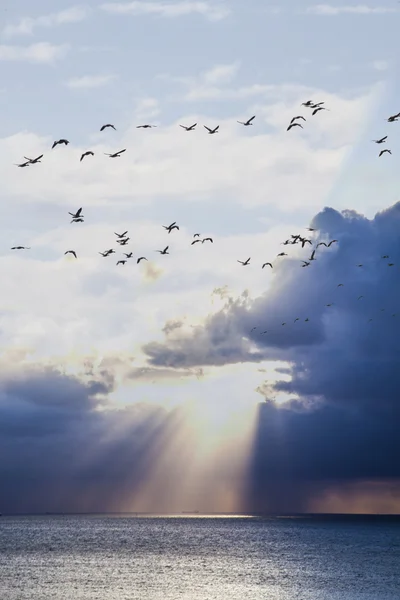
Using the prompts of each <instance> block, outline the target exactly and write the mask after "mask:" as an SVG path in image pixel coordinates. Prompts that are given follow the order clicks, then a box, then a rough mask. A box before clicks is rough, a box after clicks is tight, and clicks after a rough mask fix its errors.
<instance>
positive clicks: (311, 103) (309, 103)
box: [301, 100, 313, 106]
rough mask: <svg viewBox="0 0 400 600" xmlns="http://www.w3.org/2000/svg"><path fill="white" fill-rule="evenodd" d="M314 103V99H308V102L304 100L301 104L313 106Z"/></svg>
mask: <svg viewBox="0 0 400 600" xmlns="http://www.w3.org/2000/svg"><path fill="white" fill-rule="evenodd" d="M312 105H313V101H312V100H307V102H303V103H302V104H301V106H312Z"/></svg>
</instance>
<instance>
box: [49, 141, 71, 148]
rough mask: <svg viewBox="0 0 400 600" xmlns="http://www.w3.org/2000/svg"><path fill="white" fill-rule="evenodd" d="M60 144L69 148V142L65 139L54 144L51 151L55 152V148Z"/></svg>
mask: <svg viewBox="0 0 400 600" xmlns="http://www.w3.org/2000/svg"><path fill="white" fill-rule="evenodd" d="M60 144H64V146H68V144H69V141H68V140H65V139H61V140H57V141H56V142H53V145H52V147H51V149H52V150H53V148H55V147H56V146H59V145H60Z"/></svg>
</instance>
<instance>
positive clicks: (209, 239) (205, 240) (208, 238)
mask: <svg viewBox="0 0 400 600" xmlns="http://www.w3.org/2000/svg"><path fill="white" fill-rule="evenodd" d="M204 242H211V243H212V244H213V243H214V241H213V239H212V238H210V237H206V238H204V240H201V243H202V244H204Z"/></svg>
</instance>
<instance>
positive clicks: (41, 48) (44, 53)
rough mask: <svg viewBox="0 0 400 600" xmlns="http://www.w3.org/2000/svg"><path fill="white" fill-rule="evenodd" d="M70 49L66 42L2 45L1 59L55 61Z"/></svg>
mask: <svg viewBox="0 0 400 600" xmlns="http://www.w3.org/2000/svg"><path fill="white" fill-rule="evenodd" d="M67 51H68V46H67V45H66V44H62V45H55V44H50V43H49V42H38V43H37V44H31V45H30V46H11V45H4V44H3V45H0V61H1V60H4V61H27V62H33V63H53V62H54V61H56V60H58V59H59V58H63V57H64V56H65V55H66V53H67Z"/></svg>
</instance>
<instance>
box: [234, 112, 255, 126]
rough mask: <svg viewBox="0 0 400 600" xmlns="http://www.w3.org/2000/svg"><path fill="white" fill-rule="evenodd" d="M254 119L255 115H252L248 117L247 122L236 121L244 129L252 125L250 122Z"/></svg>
mask: <svg viewBox="0 0 400 600" xmlns="http://www.w3.org/2000/svg"><path fill="white" fill-rule="evenodd" d="M255 118H256V115H254V116H253V117H250V119H249V120H248V121H238V123H240V124H241V125H244V126H245V127H248V126H249V125H253V123H252V121H254V119H255Z"/></svg>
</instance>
